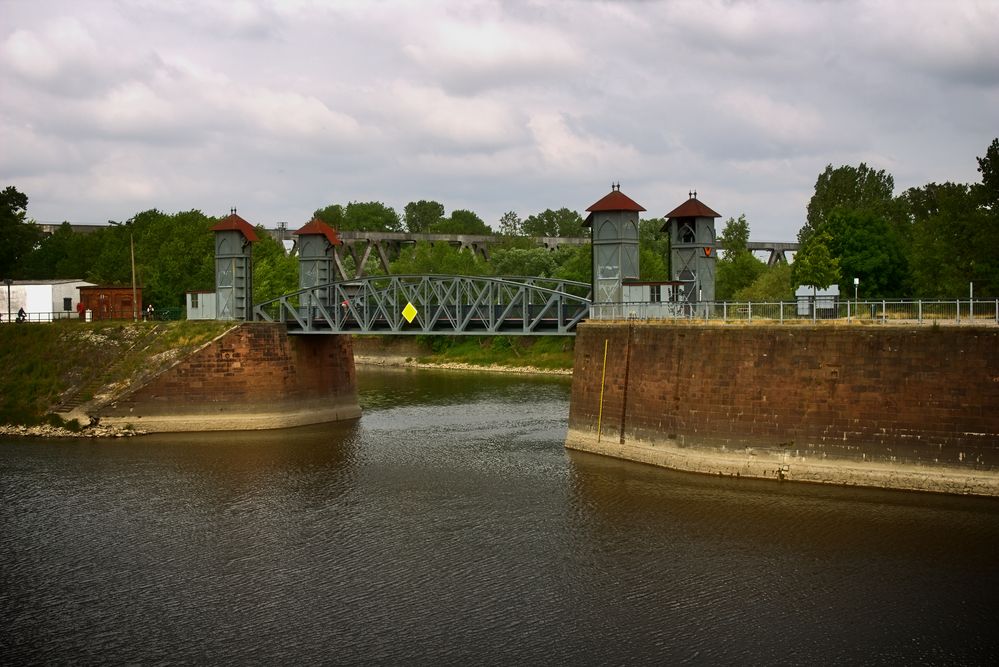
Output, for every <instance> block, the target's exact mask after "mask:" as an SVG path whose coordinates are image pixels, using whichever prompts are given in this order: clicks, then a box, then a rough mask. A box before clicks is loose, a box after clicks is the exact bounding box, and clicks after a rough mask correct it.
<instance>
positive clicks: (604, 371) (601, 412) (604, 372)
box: [597, 338, 607, 442]
mask: <svg viewBox="0 0 999 667" xmlns="http://www.w3.org/2000/svg"><path fill="white" fill-rule="evenodd" d="M606 377H607V339H606V338H604V367H603V369H602V370H601V371H600V409H599V411H598V412H597V442H600V424H601V422H603V419H604V379H605V378H606Z"/></svg>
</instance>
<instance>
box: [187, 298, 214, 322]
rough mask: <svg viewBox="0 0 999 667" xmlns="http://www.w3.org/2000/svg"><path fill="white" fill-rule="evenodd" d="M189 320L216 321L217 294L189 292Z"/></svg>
mask: <svg viewBox="0 0 999 667" xmlns="http://www.w3.org/2000/svg"><path fill="white" fill-rule="evenodd" d="M186 294H187V319H189V320H214V319H215V312H216V311H215V303H216V300H215V292H205V291H199V292H187V293H186Z"/></svg>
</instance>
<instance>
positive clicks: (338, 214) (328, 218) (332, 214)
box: [312, 204, 344, 229]
mask: <svg viewBox="0 0 999 667" xmlns="http://www.w3.org/2000/svg"><path fill="white" fill-rule="evenodd" d="M312 217H314V218H319V219H320V220H322V221H323V222H325V223H326V224H327V225H329V226H330V227H332V228H333V229H343V228H344V227H343V206H340V204H330V205H329V206H326V207H324V208H318V209H316V211H315V213H313V214H312Z"/></svg>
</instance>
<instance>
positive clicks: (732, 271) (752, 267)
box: [715, 250, 767, 301]
mask: <svg viewBox="0 0 999 667" xmlns="http://www.w3.org/2000/svg"><path fill="white" fill-rule="evenodd" d="M766 268H767V265H766V264H764V263H763V262H761V261H760V260H758V259H756V257H754V256H753V253H751V252H749V251H748V250H743V251H741V252H735V253H732V254H726V255H725V256H724V257H722V258H721V259H719V260H718V262H717V266H716V269H717V273H716V277H715V300H717V301H731V300H733V299H735V298H736V294H738V293H739V291H741V290H743V289H746V288H747V287H749V286H750V285H752V284H753V283H755V282H756V280H757V279H759V277H760V276H761V275H763V272H764V271H765V270H766Z"/></svg>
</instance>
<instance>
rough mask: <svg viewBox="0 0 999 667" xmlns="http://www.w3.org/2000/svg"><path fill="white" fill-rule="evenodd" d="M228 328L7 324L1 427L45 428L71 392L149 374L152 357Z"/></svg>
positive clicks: (87, 395) (3, 329) (0, 351)
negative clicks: (62, 398)
mask: <svg viewBox="0 0 999 667" xmlns="http://www.w3.org/2000/svg"><path fill="white" fill-rule="evenodd" d="M230 326H232V324H231V323H227V322H215V321H207V322H191V321H186V320H182V321H178V322H159V323H154V322H127V321H126V322H80V321H78V320H64V321H57V322H52V323H44V324H43V323H35V324H10V323H4V324H3V325H0V368H3V369H4V370H3V373H2V374H0V423H6V424H25V425H35V424H40V423H45V422H46V421H47V420H49V419H50V418H49V417H47V415H48V414H49V413H50V411H51V410H52V408H53V407H54V406H56V405H58V403H59V401H60V399H61V397H62V396H64V395H66V394H67V392H72V391H73V390H74V389H81V388H85V387H86V386H88V385H91V384H93V379H94V378H99V379H100V382H101V383H102V384H103V383H110V382H117V381H120V380H124V379H127V378H129V377H131V376H132V375H133V374H134V373H137V372H141V371H143V370H145V369H147V368H148V367H149V360H150V358H151V357H152V356H153V355H155V354H158V353H160V352H165V351H167V350H171V349H176V350H178V352H179V353H180V354H183V353H184V352H186V351H189V350H191V349H194V348H195V347H197V346H198V345H201V344H202V343H205V342H207V341H209V340H211V339H212V338H214V337H215V336H218V335H219V334H220V333H222V332H223V331H225V330H226V329H227V328H229V327H230ZM81 398H84V399H85V400H89V399H91V398H93V391H90V390H87V391H83V393H82V395H81ZM55 417H57V418H58V415H55ZM60 419H61V418H60ZM59 425H62V426H65V424H59Z"/></svg>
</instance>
